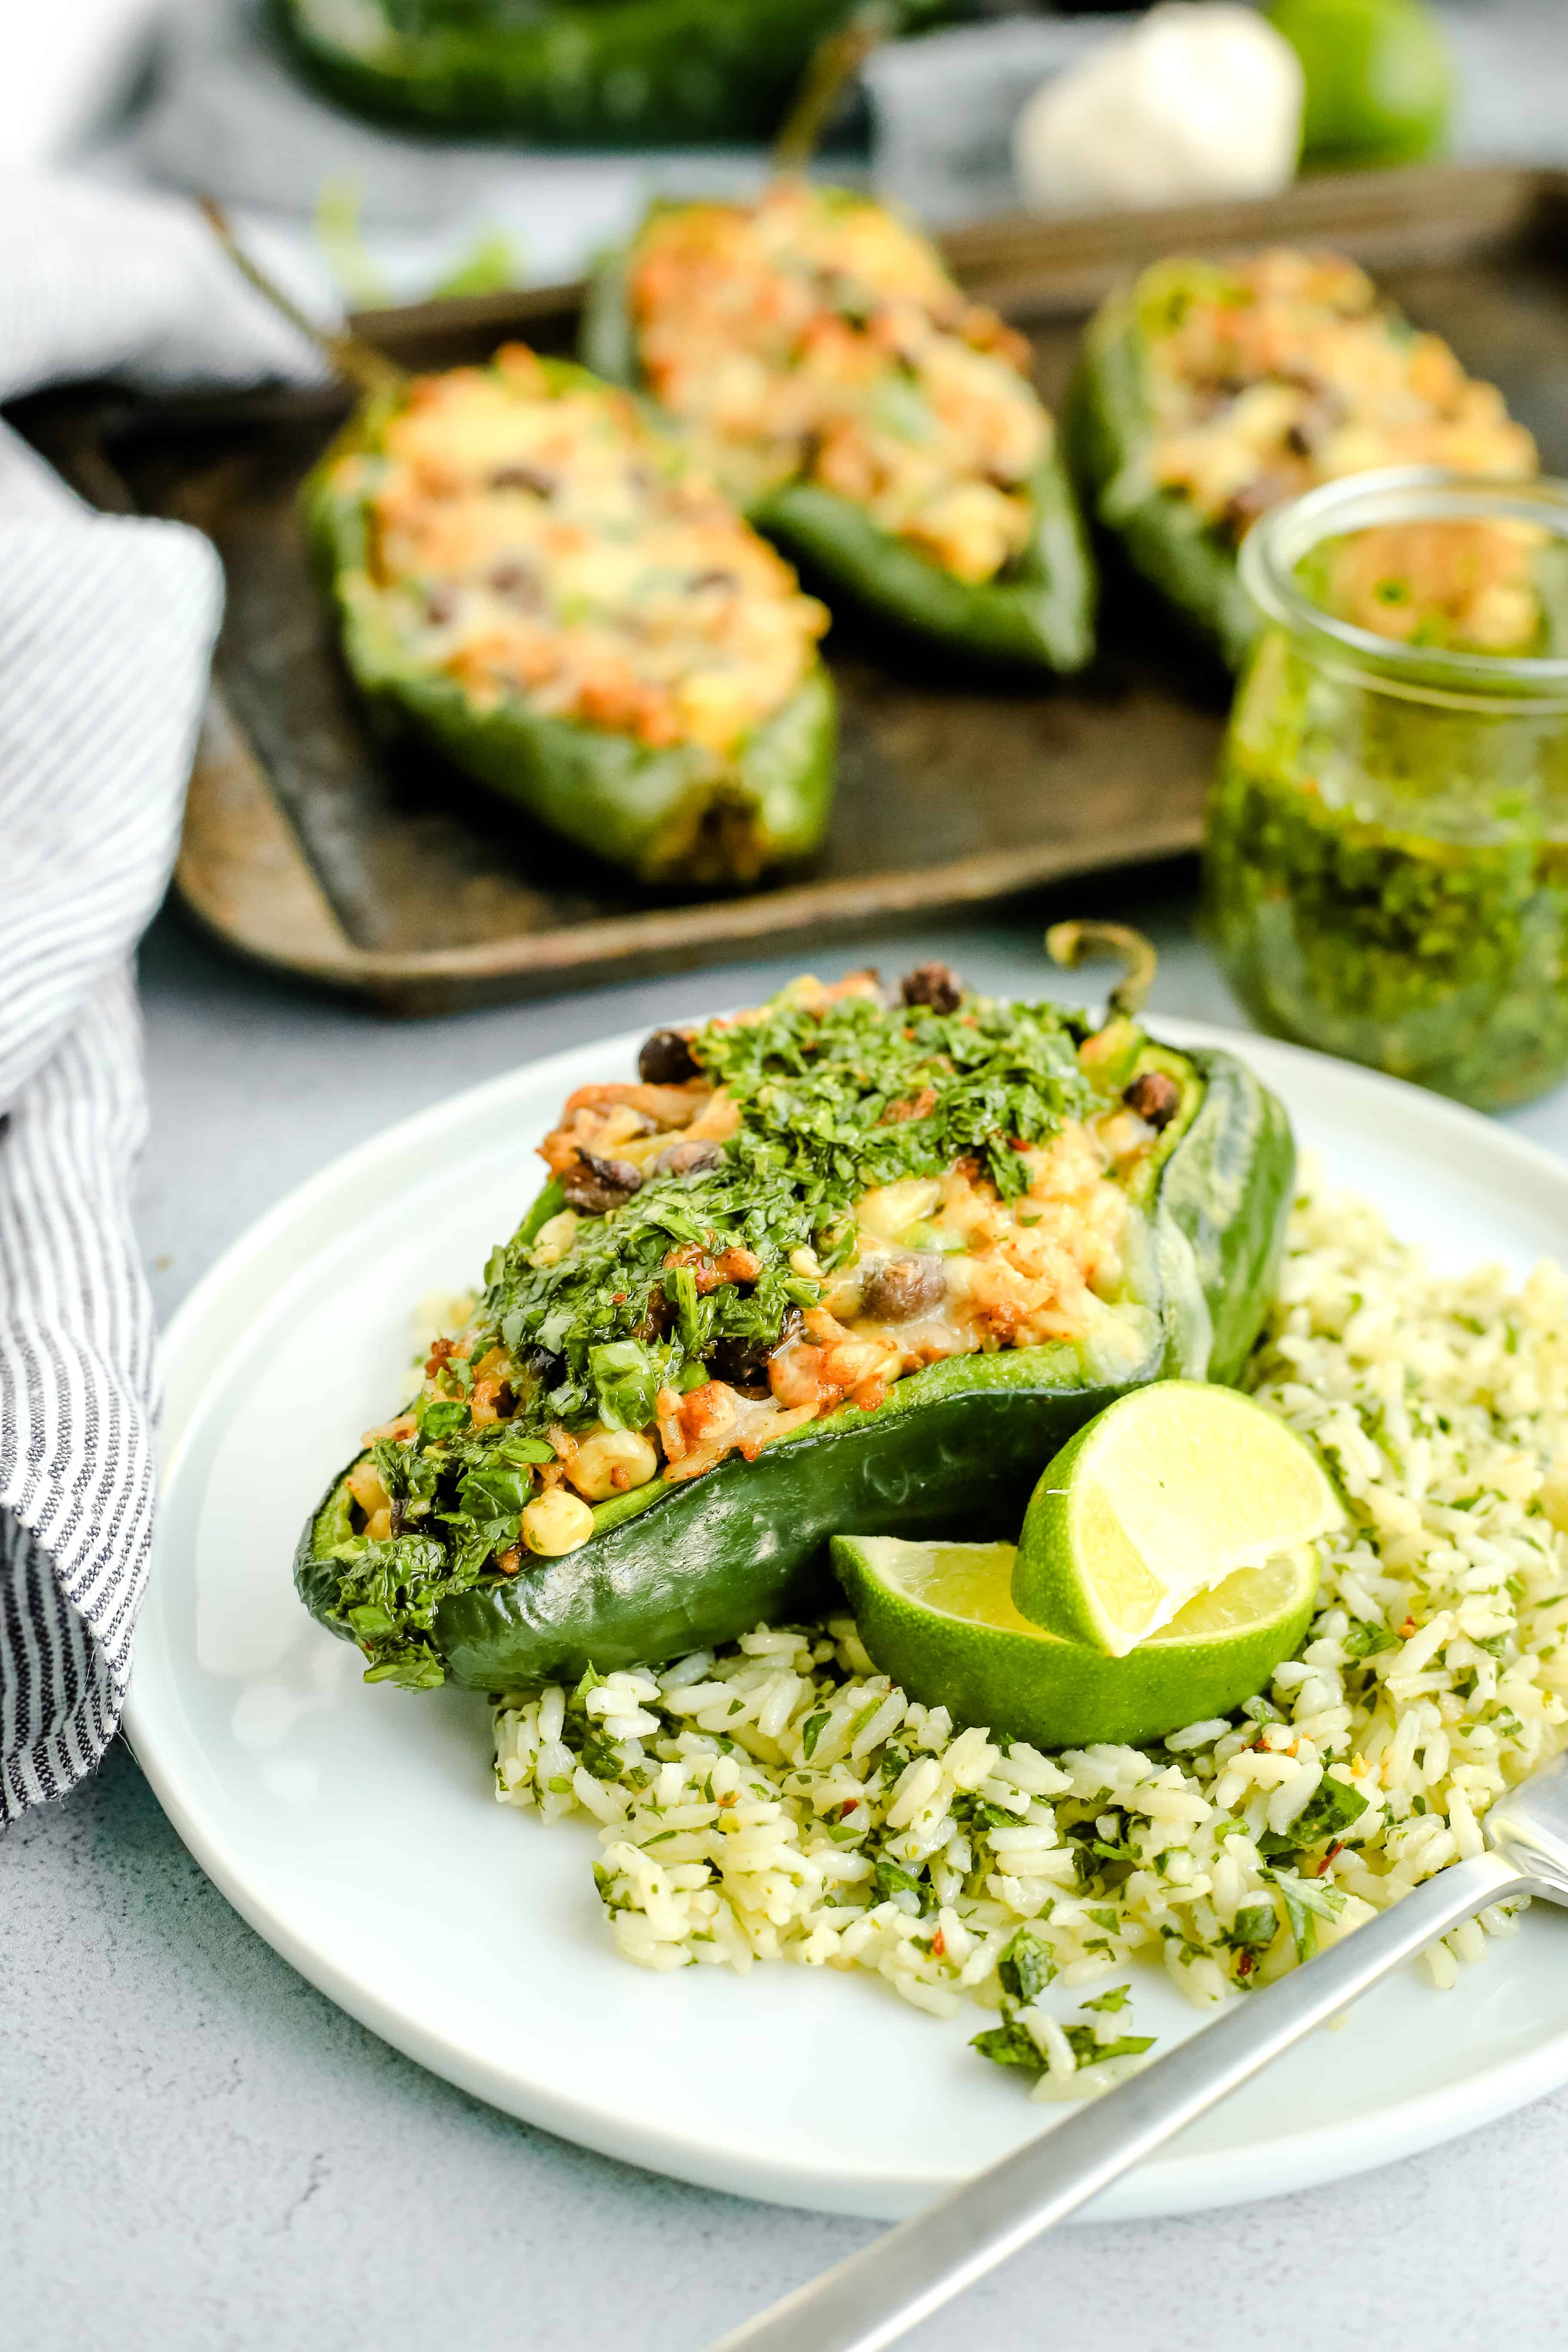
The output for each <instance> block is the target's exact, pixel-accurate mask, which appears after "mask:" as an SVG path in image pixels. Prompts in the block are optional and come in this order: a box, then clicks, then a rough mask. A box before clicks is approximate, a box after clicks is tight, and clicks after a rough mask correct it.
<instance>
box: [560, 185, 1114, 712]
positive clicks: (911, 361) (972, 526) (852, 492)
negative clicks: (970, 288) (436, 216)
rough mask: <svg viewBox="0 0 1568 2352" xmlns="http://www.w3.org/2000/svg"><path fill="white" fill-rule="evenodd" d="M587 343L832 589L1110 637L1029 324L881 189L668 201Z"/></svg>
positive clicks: (1076, 650)
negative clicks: (968, 279) (958, 280)
mask: <svg viewBox="0 0 1568 2352" xmlns="http://www.w3.org/2000/svg"><path fill="white" fill-rule="evenodd" d="M582 349H583V356H584V359H585V360H586V361H587V362H588V364H589V365H590V366H591V367H594V368H596V369H597V370H598V371H599V373H601V374H604V375H607V376H610V377H612V378H613V379H615V380H616V382H618V383H626V384H631V385H635V386H637V387H638V388H639V389H642V390H644V391H646V392H647V393H648V394H650V395H651V396H652V398H653V399H655V400H656V401H657V402H658V404H659V406H660V408H661V409H662V410H663V411H664V412H665V414H666V415H668V416H669V417H671V418H672V419H673V420H674V421H675V423H676V425H678V426H679V430H680V431H681V433H682V434H683V436H685V438H686V439H687V441H688V443H689V446H691V447H692V448H693V449H694V450H696V451H697V452H698V453H699V454H700V457H701V459H702V461H703V463H704V464H705V465H707V466H709V467H710V468H711V469H712V471H713V473H714V474H715V476H716V477H717V478H718V480H719V481H720V482H721V484H722V486H723V487H724V488H726V489H727V490H728V491H729V493H730V495H731V497H732V498H733V499H735V500H736V502H737V503H738V504H739V505H740V506H741V507H742V508H743V509H744V510H745V512H746V513H747V515H748V516H749V517H750V518H751V520H752V522H754V523H755V524H756V526H757V528H758V530H763V531H765V532H766V533H767V534H768V536H769V537H770V538H771V539H776V540H778V541H780V543H781V544H782V545H784V547H786V548H788V549H789V551H791V552H792V553H793V554H795V556H796V557H797V558H798V559H799V560H800V561H801V562H802V563H803V564H804V565H805V567H806V569H807V571H808V572H809V573H810V574H811V576H812V577H813V578H814V580H815V581H816V583H818V584H820V585H821V587H822V588H823V591H824V593H825V594H826V595H827V596H828V597H829V598H830V599H833V600H834V601H835V602H837V596H838V594H839V593H842V594H844V595H846V596H847V597H848V598H850V599H852V600H854V601H857V602H858V603H860V604H864V605H867V606H868V607H870V608H871V609H872V610H873V611H875V612H876V613H878V614H879V615H881V616H882V618H883V619H885V620H889V621H891V622H893V623H895V624H897V625H899V626H900V627H902V628H907V629H910V630H912V631H914V632H915V633H916V634H917V635H921V636H922V637H925V638H928V639H931V640H934V641H935V642H936V643H938V644H940V645H942V646H948V647H950V648H952V649H954V650H956V651H958V652H961V653H963V654H964V655H967V656H980V657H982V658H987V659H992V660H999V661H1005V662H1010V663H1023V664H1026V665H1029V666H1032V667H1044V668H1047V669H1054V670H1074V669H1078V668H1080V667H1082V665H1083V664H1084V663H1085V662H1086V661H1087V660H1088V659H1089V656H1090V654H1091V653H1092V652H1093V650H1094V634H1093V612H1094V575H1093V570H1092V565H1091V561H1090V558H1089V550H1088V546H1087V543H1086V541H1085V538H1084V533H1083V529H1082V525H1081V523H1080V521H1079V513H1078V509H1077V505H1076V503H1075V500H1074V497H1073V493H1072V490H1071V488H1070V487H1069V484H1068V478H1067V475H1066V472H1065V470H1064V468H1063V466H1062V463H1061V458H1060V455H1059V452H1058V447H1057V438H1056V428H1055V425H1054V424H1053V422H1052V419H1051V417H1050V415H1048V414H1047V410H1046V409H1045V407H1044V406H1043V404H1042V403H1041V401H1040V399H1039V396H1038V394H1037V393H1036V391H1035V389H1034V386H1033V384H1032V383H1030V380H1029V373H1028V371H1029V363H1030V352H1029V346H1028V344H1027V342H1026V341H1025V339H1024V338H1023V336H1021V335H1017V334H1015V333H1014V332H1013V331H1012V329H1011V328H1009V327H1007V326H1005V325H1004V324H1003V322H1002V320H1000V319H998V318H997V317H996V315H995V313H994V311H991V310H984V309H983V308H981V306H980V305H979V304H977V303H973V302H971V301H969V300H968V299H966V298H965V296H964V295H963V292H962V291H961V290H960V289H959V288H958V287H957V286H956V285H955V284H954V283H953V280H952V278H950V277H949V275H948V273H947V270H946V268H945V267H944V266H943V263H942V258H941V256H940V255H939V254H938V253H937V250H936V248H935V247H934V246H932V245H931V243H930V242H929V240H928V239H927V238H925V237H923V236H920V235H919V234H918V233H917V232H916V231H915V230H914V229H912V228H910V226H907V224H906V223H904V222H903V221H901V220H900V219H899V218H898V217H897V216H896V215H894V214H892V213H890V212H889V211H888V210H886V208H885V207H884V206H882V205H878V204H874V203H873V202H872V201H871V199H870V198H869V197H868V196H862V195H857V194H852V193H850V192H848V191H846V190H844V189H835V188H820V187H814V186H811V185H808V184H806V183H805V181H803V180H798V179H787V178H786V179H777V180H775V181H773V183H772V184H770V186H769V187H768V188H767V189H766V190H765V191H764V193H763V195H762V196H761V197H760V198H759V199H758V200H757V201H756V202H755V203H754V204H752V205H731V204H706V203H704V204H682V205H657V206H656V207H655V208H654V210H653V211H652V212H650V213H649V215H648V216H647V219H646V220H645V222H644V223H643V226H642V227H641V228H640V229H639V230H638V232H637V236H635V238H634V239H633V240H632V243H631V245H630V247H628V248H627V249H626V252H624V253H622V254H619V255H617V256H615V257H612V258H610V259H609V260H607V261H606V262H605V264H604V265H603V267H602V268H601V269H600V270H599V272H598V273H597V275H596V276H595V280H594V283H593V285H592V287H591V289H590V291H589V299H588V305H587V309H586V310H585V313H584V333H583V345H582Z"/></svg>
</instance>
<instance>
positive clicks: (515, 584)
mask: <svg viewBox="0 0 1568 2352" xmlns="http://www.w3.org/2000/svg"><path fill="white" fill-rule="evenodd" d="M489 584H490V586H491V588H492V589H493V590H494V591H495V593H496V594H497V595H498V596H504V597H505V598H506V601H507V603H508V604H515V605H516V606H517V608H518V610H519V612H521V613H536V612H537V611H538V610H539V608H540V606H541V605H542V604H543V602H544V590H543V587H542V583H541V582H540V577H539V574H538V572H535V571H534V569H533V567H532V565H531V564H529V563H498V564H497V566H496V568H495V570H494V571H493V572H491V573H490V578H489Z"/></svg>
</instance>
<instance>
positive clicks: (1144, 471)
mask: <svg viewBox="0 0 1568 2352" xmlns="http://www.w3.org/2000/svg"><path fill="white" fill-rule="evenodd" d="M1194 267H1195V265H1194ZM1167 269H1168V266H1164V267H1163V268H1162V271H1161V272H1160V273H1156V272H1155V271H1145V272H1144V274H1143V276H1142V278H1139V279H1138V280H1136V282H1135V283H1133V284H1132V285H1131V286H1128V287H1125V288H1123V289H1120V290H1119V291H1117V292H1116V293H1114V294H1111V295H1110V296H1108V297H1107V299H1106V300H1105V301H1104V302H1103V303H1102V304H1101V305H1100V310H1098V311H1097V312H1096V314H1095V316H1094V318H1093V319H1092V320H1091V321H1090V322H1089V328H1088V331H1087V332H1086V333H1085V335H1084V339H1083V349H1082V352H1080V354H1079V362H1078V366H1077V368H1076V369H1075V370H1074V372H1073V378H1072V382H1071V383H1070V385H1069V386H1068V396H1067V403H1066V405H1065V407H1064V409H1063V411H1062V438H1063V446H1064V447H1065V449H1066V453H1067V459H1068V466H1069V467H1070V468H1071V471H1072V475H1073V478H1074V480H1075V481H1076V483H1077V485H1078V489H1079V496H1080V498H1081V499H1082V500H1083V505H1084V510H1085V512H1086V513H1087V514H1089V517H1090V518H1091V520H1094V521H1095V522H1097V523H1098V524H1099V525H1100V527H1101V529H1102V530H1105V531H1106V532H1107V533H1108V534H1109V535H1110V538H1111V539H1112V540H1114V541H1117V542H1118V543H1119V544H1120V546H1121V550H1122V552H1123V553H1124V555H1125V556H1126V558H1127V561H1128V562H1129V563H1130V564H1131V567H1132V569H1133V571H1134V572H1137V573H1138V574H1139V575H1140V577H1141V578H1142V579H1143V580H1145V581H1147V582H1148V583H1149V585H1150V586H1151V587H1152V588H1154V589H1157V590H1158V592H1159V593H1160V594H1161V595H1162V596H1163V597H1164V598H1165V600H1166V602H1167V603H1168V604H1171V605H1172V606H1173V607H1174V609H1175V611H1176V612H1177V613H1178V614H1180V615H1181V616H1182V618H1183V620H1184V623H1185V624H1186V625H1187V628H1188V629H1189V631H1190V632H1191V633H1192V634H1193V635H1195V636H1196V637H1197V638H1198V640H1199V641H1200V642H1201V643H1202V644H1204V645H1205V646H1207V648H1208V649H1209V650H1210V651H1211V652H1213V653H1215V654H1217V655H1218V656H1219V657H1220V659H1221V660H1222V661H1223V662H1225V663H1226V665H1227V667H1230V668H1232V669H1236V668H1239V667H1240V665H1241V663H1242V660H1243V659H1244V657H1245V656H1246V653H1247V647H1248V646H1250V644H1251V642H1252V639H1253V636H1254V635H1255V634H1256V632H1257V628H1258V614H1256V612H1255V611H1254V610H1253V606H1252V600H1251V598H1250V597H1249V596H1248V595H1247V591H1246V590H1245V588H1243V586H1242V584H1241V580H1240V577H1239V575H1238V573H1237V564H1236V542H1235V540H1234V539H1233V538H1231V537H1230V536H1228V535H1227V534H1226V533H1225V532H1223V531H1221V530H1216V529H1215V527H1214V525H1213V524H1212V523H1211V522H1210V521H1209V520H1207V519H1206V517H1205V516H1204V515H1203V514H1201V513H1200V512H1199V510H1198V509H1197V508H1196V507H1195V506H1194V504H1193V503H1192V501H1191V500H1190V499H1187V498H1185V497H1184V496H1183V494H1182V493H1181V492H1180V491H1179V490H1168V489H1162V488H1160V486H1159V484H1158V483H1157V482H1156V481H1155V479H1154V477H1153V472H1152V456H1153V446H1154V431H1155V427H1154V410H1153V403H1152V394H1151V390H1150V382H1149V341H1150V335H1151V332H1152V331H1153V329H1154V327H1155V326H1156V324H1157V321H1158V319H1159V317H1160V316H1162V315H1163V314H1164V310H1165V308H1166V306H1168V304H1169V302H1170V300H1171V299H1173V298H1172V294H1171V289H1170V286H1169V283H1168V276H1167V274H1166V270H1167Z"/></svg>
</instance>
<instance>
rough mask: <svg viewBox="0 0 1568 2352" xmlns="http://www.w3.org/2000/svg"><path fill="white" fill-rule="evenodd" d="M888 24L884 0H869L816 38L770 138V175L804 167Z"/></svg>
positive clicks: (889, 13)
mask: <svg viewBox="0 0 1568 2352" xmlns="http://www.w3.org/2000/svg"><path fill="white" fill-rule="evenodd" d="M891 29H892V11H891V9H890V8H889V7H888V6H887V5H884V0H870V5H868V6H867V7H864V8H859V9H858V10H857V11H856V13H855V15H854V16H853V17H852V18H851V19H850V21H849V23H848V24H847V25H843V26H840V27H839V29H838V31H837V33H828V34H827V35H826V36H825V37H824V38H823V39H822V40H820V41H818V43H817V45H816V48H815V49H814V50H813V51H812V56H811V63H810V64H809V65H808V66H807V67H806V69H805V75H804V76H803V78H802V80H801V85H800V88H799V89H798V90H797V91H796V92H795V102H794V104H793V105H792V106H791V108H790V110H789V112H788V114H786V115H785V117H784V128H783V130H782V131H780V132H779V134H778V137H777V138H776V139H775V140H774V141H773V157H772V163H773V177H774V178H775V179H779V180H782V179H787V178H788V177H789V176H790V174H791V173H795V172H804V171H805V167H806V165H807V164H808V163H810V161H811V159H812V157H813V156H814V155H815V154H816V151H817V148H818V147H819V146H820V144H821V143H822V135H823V133H824V131H826V129H827V126H828V123H829V121H831V120H832V117H833V111H834V109H835V108H836V107H837V104H838V101H839V100H840V98H841V97H842V96H843V94H844V91H845V90H846V89H847V87H848V85H849V83H850V82H851V81H853V79H855V76H856V75H857V74H858V72H859V70H860V68H861V67H862V66H863V65H864V64H865V62H866V60H867V58H868V57H869V56H870V54H871V52H872V50H873V49H874V48H876V47H879V45H880V43H881V42H883V41H885V40H886V39H887V37H888V35H889V32H890V31H891Z"/></svg>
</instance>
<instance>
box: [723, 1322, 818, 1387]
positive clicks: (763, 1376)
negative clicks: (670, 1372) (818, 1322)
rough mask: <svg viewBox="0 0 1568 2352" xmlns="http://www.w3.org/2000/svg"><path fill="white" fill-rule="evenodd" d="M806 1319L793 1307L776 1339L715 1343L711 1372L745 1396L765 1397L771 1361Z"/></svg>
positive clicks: (724, 1340) (735, 1340)
mask: <svg viewBox="0 0 1568 2352" xmlns="http://www.w3.org/2000/svg"><path fill="white" fill-rule="evenodd" d="M804 1319H805V1318H803V1317H802V1315H801V1312H800V1309H799V1307H788V1308H786V1309H785V1313H784V1328H783V1329H782V1330H781V1331H780V1333H779V1336H778V1338H777V1339H716V1340H715V1341H714V1343H713V1347H712V1349H711V1351H710V1355H709V1358H708V1370H709V1372H710V1374H711V1376H712V1377H713V1379H714V1380H716V1381H726V1382H727V1383H728V1384H729V1386H730V1387H731V1388H732V1389H735V1390H737V1391H739V1393H740V1394H741V1395H742V1396H751V1397H765V1396H766V1395H767V1394H768V1393H769V1391H768V1364H769V1361H770V1360H771V1359H772V1358H773V1356H776V1355H777V1353H778V1351H779V1349H781V1348H782V1347H783V1346H784V1342H785V1341H786V1340H787V1339H794V1337H795V1333H796V1332H797V1331H798V1330H799V1329H800V1328H801V1324H802V1322H803V1320H804Z"/></svg>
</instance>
